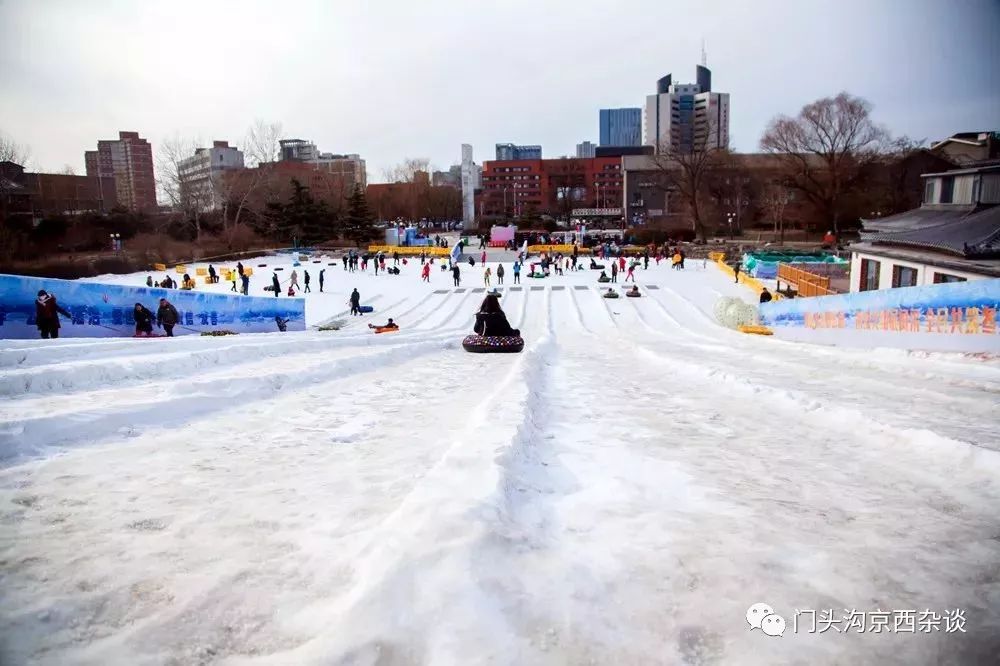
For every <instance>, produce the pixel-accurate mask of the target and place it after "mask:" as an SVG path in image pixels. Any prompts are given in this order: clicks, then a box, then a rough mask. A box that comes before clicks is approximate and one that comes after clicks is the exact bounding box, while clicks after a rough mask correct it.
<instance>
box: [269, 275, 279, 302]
mask: <svg viewBox="0 0 1000 666" xmlns="http://www.w3.org/2000/svg"><path fill="white" fill-rule="evenodd" d="M271 290H272V291H274V297H275V298H277V297H278V296H280V295H281V281H280V280H278V274H277V273H271Z"/></svg>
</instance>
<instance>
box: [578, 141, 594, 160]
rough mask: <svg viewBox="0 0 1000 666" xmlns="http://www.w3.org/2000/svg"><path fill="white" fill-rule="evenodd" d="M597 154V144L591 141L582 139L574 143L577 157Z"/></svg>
mask: <svg viewBox="0 0 1000 666" xmlns="http://www.w3.org/2000/svg"><path fill="white" fill-rule="evenodd" d="M596 154H597V146H595V145H594V144H593V142H591V141H584V142H583V143H578V144H576V156H577V157H594V155H596Z"/></svg>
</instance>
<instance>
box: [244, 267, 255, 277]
mask: <svg viewBox="0 0 1000 666" xmlns="http://www.w3.org/2000/svg"><path fill="white" fill-rule="evenodd" d="M243 275H246V276H247V277H250V276H251V275H253V269H252V268H250V267H249V266H244V267H243Z"/></svg>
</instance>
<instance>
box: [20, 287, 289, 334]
mask: <svg viewBox="0 0 1000 666" xmlns="http://www.w3.org/2000/svg"><path fill="white" fill-rule="evenodd" d="M43 289H44V290H45V291H46V292H48V293H49V294H51V295H53V296H55V297H56V302H57V303H58V305H59V307H60V308H62V309H63V310H65V311H66V313H69V316H67V315H66V314H63V313H61V314H59V324H60V328H59V335H60V336H62V337H68V338H105V337H125V336H132V335H134V334H135V320H134V318H133V312H134V308H135V304H136V303H141V304H142V305H144V306H145V307H146V308H148V309H149V310H151V311H152V312H153V314H154V317H155V314H156V310H157V308H159V303H160V299H161V298H165V299H167V300H168V301H169V302H170V303H171V304H173V306H174V307H175V308H176V309H177V314H178V315H179V318H178V322H177V325H176V327H175V328H174V335H191V334H197V333H201V332H203V331H222V330H225V331H232V332H233V333H270V332H274V331H278V330H281V329H280V327H279V321H278V320H279V319H280V320H281V323H282V325H283V326H284V328H285V330H288V331H304V330H305V328H306V315H305V300H304V299H301V298H285V297H281V298H274V297H260V296H242V295H235V294H234V295H229V294H220V293H213V292H205V291H197V290H192V291H184V290H181V289H161V288H155V287H133V286H130V285H121V284H103V283H100V282H83V281H80V280H57V279H54V278H35V277H25V276H21V275H2V274H0V338H37V337H39V330H38V328H37V325H36V321H35V301H36V299H37V298H38V292H39V290H43ZM153 331H154V333H160V331H159V330H158V329H156V328H155V325H154V329H153Z"/></svg>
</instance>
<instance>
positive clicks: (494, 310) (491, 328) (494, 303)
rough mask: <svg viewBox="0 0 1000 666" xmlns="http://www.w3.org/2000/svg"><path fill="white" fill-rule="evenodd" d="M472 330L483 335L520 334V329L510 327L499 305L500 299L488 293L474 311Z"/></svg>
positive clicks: (510, 335)
mask: <svg viewBox="0 0 1000 666" xmlns="http://www.w3.org/2000/svg"><path fill="white" fill-rule="evenodd" d="M473 330H474V331H475V332H476V333H477V334H478V335H482V336H484V337H490V336H495V337H512V336H518V335H521V331H520V330H518V329H516V328H511V327H510V322H508V321H507V315H505V314H504V313H503V308H501V307H500V299H499V298H497V297H496V296H494V295H492V294H491V295H489V296H487V297H486V298H484V299H483V302H482V304H481V305H480V306H479V312H477V313H476V325H475V326H474V327H473Z"/></svg>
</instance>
